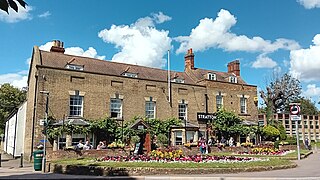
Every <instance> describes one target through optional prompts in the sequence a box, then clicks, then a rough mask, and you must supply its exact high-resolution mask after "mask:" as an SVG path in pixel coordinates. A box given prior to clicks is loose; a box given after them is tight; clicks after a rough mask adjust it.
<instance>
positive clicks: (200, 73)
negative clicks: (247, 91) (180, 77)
mask: <svg viewBox="0 0 320 180" xmlns="http://www.w3.org/2000/svg"><path fill="white" fill-rule="evenodd" d="M191 72H192V73H193V74H194V75H195V77H196V78H197V79H199V80H203V79H207V74H208V73H213V74H216V78H217V81H222V82H229V79H228V78H229V77H230V76H234V74H232V73H227V72H219V71H212V70H206V69H200V68H195V69H194V70H191ZM237 81H238V83H239V84H247V83H246V82H245V81H244V80H243V79H242V78H241V77H240V76H237Z"/></svg>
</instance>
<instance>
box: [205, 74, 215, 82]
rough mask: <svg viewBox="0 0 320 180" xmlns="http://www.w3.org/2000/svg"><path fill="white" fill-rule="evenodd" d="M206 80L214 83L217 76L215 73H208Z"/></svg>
mask: <svg viewBox="0 0 320 180" xmlns="http://www.w3.org/2000/svg"><path fill="white" fill-rule="evenodd" d="M207 78H208V80H211V81H216V80H217V75H216V74H215V73H208V77H207Z"/></svg>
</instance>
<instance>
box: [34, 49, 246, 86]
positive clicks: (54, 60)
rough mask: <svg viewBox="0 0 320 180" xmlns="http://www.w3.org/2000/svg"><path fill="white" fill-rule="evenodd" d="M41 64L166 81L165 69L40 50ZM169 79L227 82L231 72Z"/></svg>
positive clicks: (197, 71) (173, 74)
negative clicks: (214, 77)
mask: <svg viewBox="0 0 320 180" xmlns="http://www.w3.org/2000/svg"><path fill="white" fill-rule="evenodd" d="M40 56H41V65H43V66H47V67H53V68H61V69H65V67H66V65H70V64H72V65H79V66H82V67H83V68H84V69H83V71H84V72H91V73H99V74H106V75H115V76H121V75H123V74H124V73H126V72H128V73H135V74H137V75H138V78H140V79H148V80H155V81H167V79H168V72H167V70H163V69H158V68H152V67H145V66H139V65H132V64H125V63H118V62H111V61H108V60H100V59H94V58H88V57H81V56H74V55H67V54H63V53H58V52H48V51H42V50H40ZM170 72H171V73H170V77H171V79H172V80H173V79H175V78H179V79H183V80H184V83H185V84H194V85H196V84H197V83H198V82H199V81H201V80H205V79H207V76H206V75H207V74H208V73H214V74H216V78H217V81H222V82H229V79H228V78H229V77H230V76H232V75H233V74H232V73H227V72H219V71H213V70H205V69H200V68H195V69H193V70H191V71H189V72H191V73H192V74H193V75H191V76H192V78H193V79H192V78H191V77H190V76H189V75H188V73H186V72H177V71H170ZM237 81H238V84H247V83H246V82H245V81H244V80H243V79H242V78H241V77H239V76H238V77H237Z"/></svg>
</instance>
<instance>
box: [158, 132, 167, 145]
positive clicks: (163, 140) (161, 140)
mask: <svg viewBox="0 0 320 180" xmlns="http://www.w3.org/2000/svg"><path fill="white" fill-rule="evenodd" d="M157 140H158V142H159V143H160V144H161V145H164V146H166V145H168V138H167V136H166V135H165V134H159V135H158V136H157Z"/></svg>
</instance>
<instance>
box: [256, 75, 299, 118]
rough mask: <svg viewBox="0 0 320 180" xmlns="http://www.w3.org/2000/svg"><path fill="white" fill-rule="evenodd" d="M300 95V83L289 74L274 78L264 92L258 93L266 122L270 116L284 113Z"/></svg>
mask: <svg viewBox="0 0 320 180" xmlns="http://www.w3.org/2000/svg"><path fill="white" fill-rule="evenodd" d="M300 94H301V85H300V81H299V80H298V79H296V78H294V77H292V76H290V75H289V74H287V73H286V74H284V75H283V76H282V77H280V78H276V79H275V80H274V81H273V82H271V83H270V84H269V86H267V88H266V92H264V91H263V90H261V91H260V96H261V98H262V99H263V102H264V104H265V105H266V116H267V120H268V121H270V120H271V117H272V114H273V113H276V112H279V111H284V109H285V107H286V106H288V104H289V103H290V102H292V101H293V100H294V99H297V98H299V96H300Z"/></svg>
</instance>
